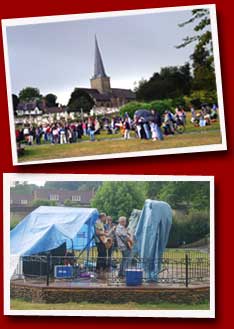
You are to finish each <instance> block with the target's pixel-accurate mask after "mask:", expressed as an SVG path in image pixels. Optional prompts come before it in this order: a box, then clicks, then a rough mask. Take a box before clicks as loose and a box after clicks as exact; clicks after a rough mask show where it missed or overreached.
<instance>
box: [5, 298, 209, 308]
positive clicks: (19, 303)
mask: <svg viewBox="0 0 234 329" xmlns="http://www.w3.org/2000/svg"><path fill="white" fill-rule="evenodd" d="M209 307H210V306H209V303H206V302H204V303H202V304H192V305H189V304H176V303H160V304H150V303H145V304H138V303H132V302H131V303H126V304H111V303H99V304H96V303H87V302H83V303H65V304H39V303H30V302H25V301H23V300H20V299H11V310H209Z"/></svg>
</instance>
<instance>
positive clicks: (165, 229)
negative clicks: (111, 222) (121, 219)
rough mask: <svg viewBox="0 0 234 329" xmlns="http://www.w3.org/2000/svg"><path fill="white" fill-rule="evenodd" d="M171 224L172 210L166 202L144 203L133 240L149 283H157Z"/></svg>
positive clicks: (147, 201) (151, 201)
mask: <svg viewBox="0 0 234 329" xmlns="http://www.w3.org/2000/svg"><path fill="white" fill-rule="evenodd" d="M171 224H172V210H171V207H170V206H169V205H168V204H167V203H166V202H163V201H153V200H146V201H145V204H144V207H143V209H142V212H141V215H140V218H139V221H138V224H137V227H136V231H135V235H134V238H135V241H136V242H135V243H136V249H137V253H138V255H139V257H140V258H141V259H142V260H143V261H142V267H143V269H144V271H145V275H146V278H147V279H148V280H149V281H157V278H158V274H159V272H160V269H161V260H160V258H161V257H162V254H163V252H164V250H165V248H166V245H167V241H168V237H169V233H170V228H171Z"/></svg>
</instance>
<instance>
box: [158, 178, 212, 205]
mask: <svg viewBox="0 0 234 329" xmlns="http://www.w3.org/2000/svg"><path fill="white" fill-rule="evenodd" d="M159 198H160V200H163V201H166V202H168V203H169V204H170V205H171V207H172V208H176V209H177V208H181V207H183V208H184V209H185V210H187V211H189V210H190V209H198V210H207V209H209V203H210V186H209V183H208V182H168V183H167V184H165V185H164V186H163V187H162V189H161V191H160V193H159Z"/></svg>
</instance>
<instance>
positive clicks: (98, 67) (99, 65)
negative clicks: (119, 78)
mask: <svg viewBox="0 0 234 329" xmlns="http://www.w3.org/2000/svg"><path fill="white" fill-rule="evenodd" d="M102 77H107V75H106V72H105V69H104V65H103V61H102V56H101V52H100V49H99V47H98V42H97V37H96V35H95V60H94V76H93V78H94V79H95V78H102Z"/></svg>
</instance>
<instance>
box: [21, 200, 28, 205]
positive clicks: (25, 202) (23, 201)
mask: <svg viewBox="0 0 234 329" xmlns="http://www.w3.org/2000/svg"><path fill="white" fill-rule="evenodd" d="M20 204H28V200H20Z"/></svg>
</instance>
